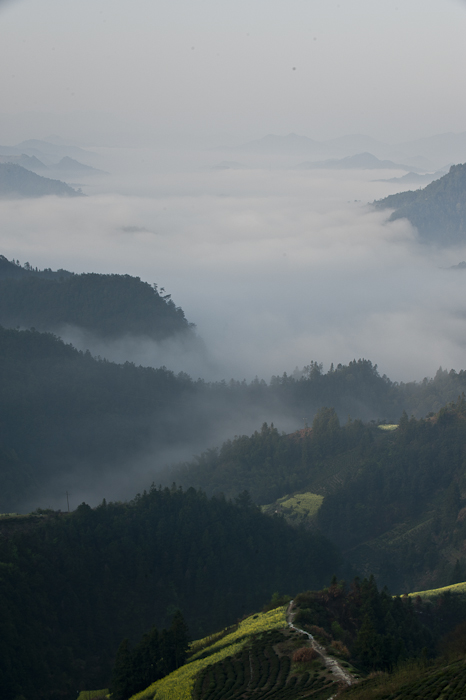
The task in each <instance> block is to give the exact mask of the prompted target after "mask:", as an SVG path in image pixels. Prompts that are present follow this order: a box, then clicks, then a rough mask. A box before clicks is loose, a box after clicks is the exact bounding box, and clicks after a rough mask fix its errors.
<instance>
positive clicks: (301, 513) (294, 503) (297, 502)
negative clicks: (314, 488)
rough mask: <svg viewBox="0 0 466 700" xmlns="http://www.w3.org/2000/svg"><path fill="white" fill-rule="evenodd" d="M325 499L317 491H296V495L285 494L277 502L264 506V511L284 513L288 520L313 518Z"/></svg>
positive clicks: (270, 513) (269, 513) (297, 520)
mask: <svg viewBox="0 0 466 700" xmlns="http://www.w3.org/2000/svg"><path fill="white" fill-rule="evenodd" d="M323 500H324V497H323V496H319V495H318V494H316V493H311V492H310V491H308V492H307V493H296V494H294V496H283V497H282V498H279V499H278V500H277V501H275V503H271V504H269V505H267V506H262V510H263V511H264V513H267V514H268V515H272V514H273V513H275V512H277V513H282V514H283V515H284V516H285V518H286V519H287V520H290V521H296V522H299V521H301V520H307V519H310V518H313V517H314V516H315V515H316V514H317V511H318V510H319V508H320V506H321V505H322V501H323Z"/></svg>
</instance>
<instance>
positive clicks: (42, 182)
mask: <svg viewBox="0 0 466 700" xmlns="http://www.w3.org/2000/svg"><path fill="white" fill-rule="evenodd" d="M49 195H56V196H58V197H83V196H84V195H83V193H82V192H80V191H77V190H74V189H73V188H72V187H70V186H69V185H67V184H66V183H65V182H61V180H51V179H50V178H48V177H42V175H37V174H36V173H33V172H32V171H31V170H26V168H23V167H22V166H21V165H16V164H14V163H0V197H3V198H11V197H46V196H49Z"/></svg>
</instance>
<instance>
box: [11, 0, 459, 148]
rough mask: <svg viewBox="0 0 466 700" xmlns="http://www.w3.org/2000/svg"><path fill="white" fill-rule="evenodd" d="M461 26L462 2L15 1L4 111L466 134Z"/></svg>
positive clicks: (219, 125)
mask: <svg viewBox="0 0 466 700" xmlns="http://www.w3.org/2000/svg"><path fill="white" fill-rule="evenodd" d="M465 36H466V3H465V2H463V1H461V0H403V1H401V0H341V1H340V2H337V1H335V0H286V2H285V0H252V1H251V0H177V2H173V0H132V1H131V2H129V0H81V1H80V2H75V1H72V0H10V1H9V2H3V3H0V65H1V66H2V69H1V75H0V94H1V95H2V106H1V109H0V111H1V112H3V113H7V114H16V113H22V112H30V111H32V112H40V113H44V114H49V113H50V114H53V113H57V112H58V113H60V114H68V113H72V112H76V111H77V112H85V113H87V112H97V113H99V114H100V116H96V117H95V120H96V124H97V123H98V125H99V129H100V133H104V132H105V119H106V118H105V117H104V116H102V113H104V114H105V113H107V114H110V115H113V116H112V117H111V118H110V117H109V118H108V130H109V131H112V130H113V131H114V132H115V134H117V133H118V129H121V133H125V135H126V137H127V135H128V133H130V132H131V131H133V132H134V131H137V128H136V127H135V126H134V125H136V124H139V125H140V126H139V131H140V132H141V131H142V132H143V133H144V134H146V133H149V132H152V134H153V135H157V136H159V137H160V135H164V134H175V135H176V134H201V135H207V134H212V135H214V136H215V137H216V138H218V139H220V140H221V139H223V140H224V141H225V142H234V141H235V140H236V141H238V140H241V139H243V138H256V137H260V136H262V135H264V134H266V133H288V132H291V131H295V132H297V133H302V134H306V135H308V136H310V137H312V138H316V139H325V138H332V137H336V136H340V135H342V134H346V133H367V134H370V135H372V136H374V137H376V138H381V139H386V140H389V141H397V140H403V139H410V138H416V137H419V136H428V135H432V134H435V133H440V132H446V131H454V132H461V131H465V130H466V92H465V91H464V89H463V84H464V70H465V66H466V41H465V40H464V37H465ZM118 120H119V121H118ZM81 121H82V124H88V123H90V122H91V121H92V118H91V117H90V116H89V114H84V115H82V117H81ZM50 124H51V128H54V127H55V126H56V123H55V122H54V121H53V119H50ZM1 129H2V121H1V119H0V143H1V142H2V140H3V142H4V143H5V138H7V137H8V133H7V130H6V131H5V132H4V139H2V138H1ZM46 129H47V121H45V125H44V123H41V126H40V130H41V132H44V131H46ZM66 135H67V136H68V137H69V134H66ZM222 135H223V136H222ZM31 136H32V134H31V135H30V137H31ZM36 136H37V137H44V136H46V133H38V134H36ZM12 138H13V136H12Z"/></svg>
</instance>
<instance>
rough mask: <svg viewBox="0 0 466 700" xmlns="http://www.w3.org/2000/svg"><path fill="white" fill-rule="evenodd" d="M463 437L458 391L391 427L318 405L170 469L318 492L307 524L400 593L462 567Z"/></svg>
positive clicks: (278, 489) (256, 494) (202, 478)
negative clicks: (306, 415) (297, 420)
mask: <svg viewBox="0 0 466 700" xmlns="http://www.w3.org/2000/svg"><path fill="white" fill-rule="evenodd" d="M382 427H383V426H382ZM465 445H466V402H465V400H464V398H462V399H459V400H458V401H457V402H456V403H454V404H450V405H449V406H447V407H445V408H443V409H442V410H441V411H440V412H439V413H438V414H437V415H434V416H432V417H430V418H427V419H421V420H416V419H414V418H411V419H408V417H407V415H406V413H404V414H403V415H402V417H401V420H400V425H399V427H398V428H397V429H396V430H392V431H386V430H381V429H380V428H379V427H378V426H377V425H375V424H363V423H362V422H361V421H358V420H356V421H351V422H349V423H347V424H346V425H345V426H343V427H342V426H340V423H339V420H338V416H337V414H336V413H335V411H334V410H333V409H322V410H321V411H320V412H319V413H318V414H317V415H316V417H315V418H314V421H313V424H312V429H308V430H303V431H300V432H298V433H295V434H293V435H284V434H280V433H279V432H278V431H277V430H276V429H275V428H273V427H272V426H267V425H264V426H263V427H262V429H261V431H260V432H258V431H256V432H255V433H254V434H253V435H252V436H251V437H246V436H243V437H238V438H235V439H234V440H232V441H228V442H226V443H224V445H223V446H222V447H221V448H220V450H218V451H217V450H210V451H208V452H206V453H204V454H202V455H200V456H199V457H198V458H196V460H195V461H193V462H190V463H186V464H184V465H181V466H180V467H179V468H178V469H177V470H175V471H174V472H172V474H173V475H174V476H175V478H177V479H179V480H180V481H181V482H182V483H183V484H184V485H186V486H188V485H194V486H195V487H201V488H203V489H205V490H206V491H207V492H208V493H212V494H215V493H225V494H226V495H227V496H229V495H231V494H233V493H235V492H236V490H237V489H242V488H244V489H248V491H249V492H250V493H251V496H252V497H253V499H254V500H255V501H256V502H257V503H260V504H266V503H271V502H272V501H274V500H276V499H278V498H280V497H281V496H284V495H285V494H289V493H293V492H297V493H302V492H311V493H314V494H320V495H322V496H323V497H324V500H323V503H322V505H321V507H320V509H319V510H318V513H317V518H314V519H313V523H312V524H313V526H314V527H315V526H318V527H320V529H321V530H322V532H324V533H325V534H326V535H328V536H329V537H330V538H331V539H332V540H333V541H335V542H336V543H337V544H339V545H340V546H341V547H342V548H343V551H344V553H345V555H346V556H347V557H348V558H349V560H350V561H351V562H352V564H353V565H354V566H355V568H356V570H358V571H362V572H364V573H367V574H369V573H371V572H373V573H375V574H376V575H377V578H378V580H379V581H380V582H381V583H382V584H387V585H389V587H390V588H391V590H393V591H394V592H397V593H402V592H403V591H408V590H413V589H419V588H430V587H433V586H434V585H435V586H440V585H446V584H448V583H450V582H452V581H451V579H452V577H454V576H456V577H458V576H462V575H464V574H465V573H466V558H465V555H464V546H465V543H466V508H464V506H466V481H465V477H464V464H465V460H466V451H465ZM271 510H273V508H272V509H271ZM277 510H279V507H278V506H277Z"/></svg>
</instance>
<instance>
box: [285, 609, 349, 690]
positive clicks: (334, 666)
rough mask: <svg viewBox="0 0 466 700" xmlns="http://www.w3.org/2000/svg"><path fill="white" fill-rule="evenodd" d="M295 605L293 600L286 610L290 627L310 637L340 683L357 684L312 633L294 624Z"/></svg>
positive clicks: (313, 645) (314, 647) (312, 644)
mask: <svg viewBox="0 0 466 700" xmlns="http://www.w3.org/2000/svg"><path fill="white" fill-rule="evenodd" d="M293 603H294V601H293V600H291V601H290V604H289V605H288V608H287V610H286V621H287V623H288V627H290V628H291V629H294V630H296V631H297V632H301V634H305V635H306V637H309V639H310V642H311V646H312V647H313V649H315V650H316V652H317V653H318V654H319V655H320V656H321V657H322V660H323V662H324V664H325V665H326V666H327V668H328V669H329V671H331V672H332V673H333V675H334V676H336V678H337V679H338V681H340V682H342V683H346V685H352V684H353V683H354V682H355V679H354V678H353V676H352V675H351V674H350V673H348V671H345V669H344V668H342V666H340V664H339V663H338V661H337V660H336V659H335V658H333V656H329V654H327V651H326V650H325V649H324V647H322V646H321V645H320V644H319V643H318V642H317V641H316V640H315V639H314V637H313V636H312V634H311V633H310V632H306V631H305V630H302V629H300V628H299V627H296V626H295V625H294V624H293V620H294V617H295V615H296V613H295V612H293V608H294V605H293Z"/></svg>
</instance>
